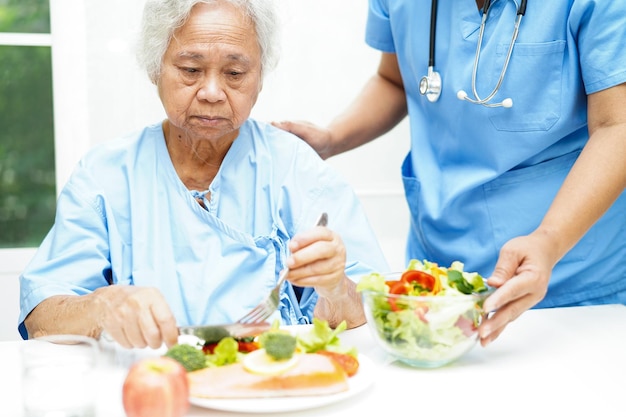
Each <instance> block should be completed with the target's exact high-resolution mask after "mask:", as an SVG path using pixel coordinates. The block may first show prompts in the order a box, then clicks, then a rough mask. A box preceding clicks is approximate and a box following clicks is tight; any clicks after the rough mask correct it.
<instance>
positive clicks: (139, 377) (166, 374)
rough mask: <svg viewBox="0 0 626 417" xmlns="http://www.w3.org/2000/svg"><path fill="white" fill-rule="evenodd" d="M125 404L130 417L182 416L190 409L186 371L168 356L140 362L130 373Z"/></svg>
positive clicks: (124, 399) (125, 385) (123, 397)
mask: <svg viewBox="0 0 626 417" xmlns="http://www.w3.org/2000/svg"><path fill="white" fill-rule="evenodd" d="M122 402H123V404H124V411H126V415H127V416H128V417H182V416H184V415H185V413H186V412H187V410H188V409H189V382H188V380H187V371H186V370H185V368H184V367H183V366H182V365H181V364H180V363H179V362H177V361H175V360H174V359H171V358H168V357H165V356H160V357H155V358H145V359H141V360H139V361H137V362H136V363H134V364H133V365H132V366H131V368H130V369H129V370H128V374H127V375H126V379H125V380H124V386H123V388H122Z"/></svg>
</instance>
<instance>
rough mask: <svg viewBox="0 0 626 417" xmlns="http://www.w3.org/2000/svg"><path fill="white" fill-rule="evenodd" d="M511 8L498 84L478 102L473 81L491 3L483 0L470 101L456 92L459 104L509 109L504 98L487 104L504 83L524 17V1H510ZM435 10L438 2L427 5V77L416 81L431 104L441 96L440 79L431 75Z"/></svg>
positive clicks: (433, 68)
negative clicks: (511, 22)
mask: <svg viewBox="0 0 626 417" xmlns="http://www.w3.org/2000/svg"><path fill="white" fill-rule="evenodd" d="M513 1H514V2H515V5H516V6H517V14H516V17H515V27H514V29H513V35H512V36H511V42H510V44H509V49H508V51H507V56H506V59H505V61H504V65H503V66H502V71H501V72H500V76H499V77H498V82H497V83H496V86H495V87H494V89H493V90H492V91H491V93H489V94H488V95H487V96H486V97H485V98H480V96H479V94H478V90H477V88H476V78H477V76H478V62H479V60H480V51H481V48H482V42H483V36H484V33H485V26H486V24H487V16H488V14H489V9H490V7H491V3H492V2H491V0H485V2H484V4H483V8H482V18H481V23H480V30H479V34H478V42H477V45H476V54H475V56H474V65H473V68H472V93H473V95H474V98H470V97H468V96H467V93H466V92H465V91H463V90H459V91H458V92H457V97H458V98H459V99H460V100H465V101H468V102H470V103H473V104H479V105H482V106H485V107H490V108H493V107H512V106H513V101H512V100H511V99H510V98H506V99H504V100H502V101H501V102H499V103H490V101H491V100H492V99H493V98H494V97H495V95H496V94H497V93H498V91H500V87H501V86H502V83H503V81H504V77H505V75H506V71H507V69H508V66H509V62H510V60H511V56H512V54H513V48H514V47H515V42H516V41H517V37H518V35H519V28H520V24H521V22H522V17H523V16H524V15H525V13H526V4H527V0H520V3H519V4H518V3H517V1H516V0H513ZM437 6H438V0H432V2H431V13H430V40H429V51H428V74H427V75H426V76H424V77H422V79H421V80H420V94H422V95H425V96H426V97H427V99H428V100H429V101H431V102H435V101H437V100H438V99H439V96H440V95H441V76H440V75H439V73H438V72H437V71H435V37H436V32H437V30H436V28H437Z"/></svg>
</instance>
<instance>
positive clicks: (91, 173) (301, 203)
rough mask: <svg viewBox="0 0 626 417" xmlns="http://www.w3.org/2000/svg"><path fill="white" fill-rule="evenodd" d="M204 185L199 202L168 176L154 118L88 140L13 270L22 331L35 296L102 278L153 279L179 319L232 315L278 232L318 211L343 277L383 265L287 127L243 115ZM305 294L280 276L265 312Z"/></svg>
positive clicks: (287, 232)
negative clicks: (25, 257) (342, 248)
mask: <svg viewBox="0 0 626 417" xmlns="http://www.w3.org/2000/svg"><path fill="white" fill-rule="evenodd" d="M197 191H204V190H197ZM209 191H210V201H206V206H207V208H206V209H204V208H203V207H201V206H200V205H199V204H198V202H197V201H196V200H195V199H194V194H193V193H192V192H190V190H188V189H187V188H186V187H185V186H184V184H183V183H182V181H181V180H180V179H179V177H178V176H177V174H176V171H175V169H174V166H173V165H172V162H171V160H170V157H169V154H168V151H167V148H166V145H165V140H164V136H163V132H162V128H161V124H160V123H159V124H155V125H152V126H149V127H147V128H145V129H144V130H142V131H141V132H139V133H136V134H133V135H130V136H128V137H124V138H121V139H119V140H112V141H108V142H106V143H103V144H101V145H99V146H97V147H95V148H94V149H92V150H91V151H90V152H89V153H88V154H87V155H86V156H85V157H84V158H83V159H82V161H81V162H80V163H79V165H78V167H77V168H76V169H75V171H74V172H73V173H72V175H71V178H70V179H69V181H68V183H67V185H66V186H65V187H64V189H63V190H62V192H61V194H60V196H59V199H58V206H57V214H56V219H55V223H54V226H53V227H52V229H51V230H50V232H49V234H48V235H47V236H46V238H45V240H44V241H43V243H42V244H41V246H40V248H39V250H38V251H37V253H36V255H35V257H34V259H33V260H32V261H31V262H30V264H29V265H28V266H27V267H26V269H25V270H24V271H23V273H22V275H21V277H20V282H21V294H20V295H21V304H20V307H21V311H20V316H19V330H20V333H21V335H22V337H24V338H27V337H28V335H27V332H26V329H25V327H24V324H23V321H24V319H25V317H26V316H27V315H28V313H29V312H30V311H31V310H32V309H33V308H35V307H36V306H37V304H39V303H40V302H41V301H42V300H44V299H46V298H47V297H50V296H53V295H56V294H78V295H81V294H88V293H90V292H92V291H94V290H95V289H97V288H99V287H102V286H106V285H109V284H114V285H141V286H152V287H157V288H158V289H160V290H161V292H162V293H163V295H164V296H165V298H166V300H167V302H168V303H169V306H170V308H171V309H172V311H173V313H174V315H175V317H176V320H177V323H178V324H179V325H194V324H203V323H224V322H230V321H233V320H236V319H238V318H239V317H241V316H243V314H244V313H246V312H247V311H249V310H250V309H251V308H252V307H253V306H255V305H256V304H257V303H258V302H259V301H261V299H262V298H264V297H265V296H266V295H267V293H268V291H269V290H270V289H271V288H272V287H273V286H274V285H275V282H276V279H277V275H278V272H279V271H280V270H281V269H282V268H283V266H284V262H285V260H286V258H287V256H288V249H287V244H288V242H289V240H290V238H291V237H292V236H294V235H295V234H296V233H298V232H301V231H304V230H308V229H310V228H311V227H313V225H314V223H315V221H316V219H317V217H318V216H319V214H320V213H321V212H323V211H326V212H327V213H328V215H329V227H330V228H332V229H333V230H335V231H337V232H338V233H339V234H340V235H341V237H342V239H343V241H344V243H345V245H346V250H347V262H346V274H347V275H348V276H349V277H350V279H352V280H355V281H358V279H360V277H361V276H362V275H363V274H366V273H369V272H372V271H381V272H384V271H387V269H388V266H387V263H386V260H385V258H384V256H383V253H382V251H381V249H380V247H379V245H378V242H377V240H376V236H375V235H374V232H373V230H372V228H371V227H370V224H369V222H368V219H367V218H366V215H365V212H364V210H363V208H362V206H361V204H360V202H359V201H358V199H357V197H356V196H355V194H354V192H353V190H352V189H351V187H350V186H349V185H348V184H347V183H346V181H344V180H343V179H342V178H341V177H340V176H339V175H338V174H337V173H336V172H335V171H334V170H333V169H332V168H331V167H330V166H329V165H328V164H326V163H325V162H324V161H322V160H321V159H320V158H319V156H318V155H317V154H316V153H315V151H313V149H312V148H310V147H309V146H308V145H307V144H305V143H304V142H303V141H301V140H299V139H297V138H295V137H294V136H293V135H291V134H289V133H286V132H284V131H282V130H279V129H276V128H274V127H272V126H270V125H268V124H264V123H260V122H256V121H254V120H248V121H246V122H245V123H244V125H243V126H242V127H241V129H240V133H239V136H238V137H237V139H236V140H235V141H234V143H233V144H232V146H231V148H230V150H229V151H228V153H227V155H226V157H225V159H224V161H223V164H222V166H221V168H220V170H219V172H218V173H217V176H216V177H215V179H214V180H213V182H212V183H211V185H210V189H209ZM316 301H317V296H316V294H315V292H314V291H313V289H311V288H306V289H304V290H303V292H302V294H301V297H300V299H299V300H298V297H296V295H295V293H294V289H293V288H292V286H291V285H290V284H289V285H285V286H283V291H282V294H281V301H280V307H279V313H277V314H276V315H275V317H274V318H280V319H281V320H282V322H283V323H284V324H301V323H309V322H311V321H312V316H313V309H314V307H315V303H316Z"/></svg>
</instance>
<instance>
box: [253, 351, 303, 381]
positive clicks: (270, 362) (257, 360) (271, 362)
mask: <svg viewBox="0 0 626 417" xmlns="http://www.w3.org/2000/svg"><path fill="white" fill-rule="evenodd" d="M298 356H299V355H298V354H294V355H293V356H292V357H291V358H289V359H282V360H276V359H274V358H272V357H271V356H270V355H268V354H267V353H266V352H265V349H257V350H255V351H252V352H250V353H248V354H246V356H244V358H243V361H242V365H243V367H244V369H245V370H246V371H248V372H252V373H254V374H262V375H275V374H280V373H283V372H285V371H287V370H289V369H291V368H292V367H293V366H295V364H296V363H298Z"/></svg>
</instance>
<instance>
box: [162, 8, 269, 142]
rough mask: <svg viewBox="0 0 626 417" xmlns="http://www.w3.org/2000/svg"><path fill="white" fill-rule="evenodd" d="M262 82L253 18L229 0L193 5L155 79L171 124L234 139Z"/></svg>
mask: <svg viewBox="0 0 626 417" xmlns="http://www.w3.org/2000/svg"><path fill="white" fill-rule="evenodd" d="M261 86H262V78H261V50H260V47H259V44H258V41H257V37H256V32H255V30H254V27H253V26H252V22H251V21H249V20H247V19H245V18H244V16H242V15H241V13H240V12H239V11H238V10H237V9H236V8H235V7H234V6H232V5H230V4H224V3H218V4H214V5H207V4H203V3H199V4H197V5H196V6H194V8H193V9H192V12H191V15H190V17H189V19H188V21H187V22H186V23H185V25H184V26H182V27H181V28H180V29H178V30H177V31H176V32H174V37H173V38H172V41H171V42H170V45H169V47H168V48H167V51H166V52H165V55H164V56H163V61H162V68H161V76H160V78H159V79H158V80H157V87H158V91H159V96H160V97H161V101H162V103H163V107H164V108H165V112H166V113H167V117H168V119H169V121H170V124H171V125H172V126H173V127H174V128H179V129H182V130H183V131H184V134H186V135H189V137H192V138H202V139H218V138H222V137H226V138H230V139H231V140H232V139H234V138H235V137H236V135H237V134H238V129H239V127H240V126H241V125H242V124H243V122H244V121H245V120H246V119H247V118H248V117H249V115H250V111H251V110H252V106H254V104H255V102H256V99H257V97H258V94H259V92H260V91H261Z"/></svg>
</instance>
